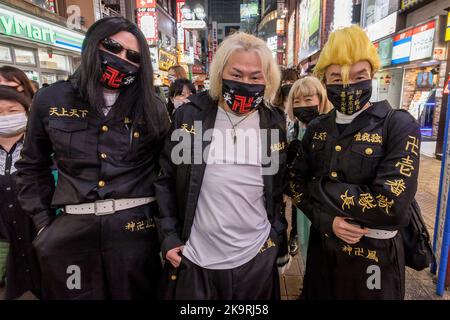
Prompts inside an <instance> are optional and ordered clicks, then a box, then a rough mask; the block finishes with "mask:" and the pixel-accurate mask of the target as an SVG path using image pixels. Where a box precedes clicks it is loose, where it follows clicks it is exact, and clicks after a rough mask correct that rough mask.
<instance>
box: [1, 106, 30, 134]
mask: <svg viewBox="0 0 450 320" xmlns="http://www.w3.org/2000/svg"><path fill="white" fill-rule="evenodd" d="M27 120H28V118H27V115H26V113H25V112H22V113H17V114H11V115H7V116H0V136H4V137H13V136H15V135H18V134H20V133H22V132H24V131H25V128H26V126H27Z"/></svg>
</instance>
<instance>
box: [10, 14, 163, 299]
mask: <svg viewBox="0 0 450 320" xmlns="http://www.w3.org/2000/svg"><path fill="white" fill-rule="evenodd" d="M81 57H82V59H81V64H80V66H79V67H78V69H77V70H76V71H75V72H74V74H73V75H72V76H71V77H70V78H69V79H68V80H66V81H58V82H56V83H54V84H52V85H50V86H49V87H46V88H42V89H40V90H39V91H38V92H37V93H36V95H35V97H34V99H33V104H32V107H31V111H30V117H29V126H28V129H27V134H26V136H25V140H24V147H23V149H22V158H21V159H20V160H19V161H18V162H17V164H16V166H17V169H18V173H17V184H18V193H19V195H18V198H19V202H20V204H21V206H22V208H23V209H24V210H25V211H26V212H28V213H29V214H30V215H31V216H32V218H33V222H34V224H35V226H36V229H37V230H38V235H37V237H36V239H35V241H34V247H35V249H36V255H37V258H38V260H39V264H40V269H41V271H42V273H43V274H44V275H45V277H43V279H42V282H41V284H42V299H44V300H50V299H59V300H61V299H64V300H72V299H87V300H99V299H113V300H118V299H120V300H131V299H156V296H157V293H158V283H159V280H160V275H161V269H162V265H161V259H160V256H159V252H160V246H159V242H158V238H157V230H156V228H155V223H154V215H155V211H156V210H157V205H156V198H155V191H154V187H153V181H154V179H156V177H157V176H158V174H159V163H158V162H159V153H160V150H161V147H162V145H163V143H164V139H165V137H166V134H167V132H168V130H169V127H170V120H169V117H168V115H167V111H166V108H165V106H164V105H163V103H162V101H161V100H160V99H159V98H158V97H157V96H156V92H155V89H154V86H153V68H152V64H151V59H150V51H149V48H148V44H147V41H146V40H145V36H144V35H143V33H142V31H141V30H140V29H139V28H138V27H137V26H136V25H135V24H133V23H132V22H130V21H129V20H127V19H125V18H123V17H108V18H104V19H101V20H98V21H96V22H95V23H94V24H93V25H92V26H91V27H90V28H89V30H88V31H87V33H86V37H85V39H84V42H83V48H82V52H81ZM53 160H54V163H55V164H56V168H57V170H58V182H57V184H56V186H55V183H54V179H53V176H52V173H51V169H50V166H51V165H52V163H53ZM57 210H60V211H62V213H63V214H58V215H57V214H56V212H57ZM73 265H76V266H79V267H80V269H81V272H82V276H81V278H80V284H79V288H78V289H77V290H73V288H71V287H70V286H67V285H66V280H67V270H68V269H67V268H68V267H69V266H73Z"/></svg>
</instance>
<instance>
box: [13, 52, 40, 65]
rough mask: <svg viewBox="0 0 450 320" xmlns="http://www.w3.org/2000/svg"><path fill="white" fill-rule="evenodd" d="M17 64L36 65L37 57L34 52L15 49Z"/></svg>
mask: <svg viewBox="0 0 450 320" xmlns="http://www.w3.org/2000/svg"><path fill="white" fill-rule="evenodd" d="M14 55H15V56H16V63H17V64H26V65H33V66H35V65H36V57H35V56H34V51H33V50H26V49H19V48H14Z"/></svg>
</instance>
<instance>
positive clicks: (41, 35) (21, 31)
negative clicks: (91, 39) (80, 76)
mask: <svg viewBox="0 0 450 320" xmlns="http://www.w3.org/2000/svg"><path fill="white" fill-rule="evenodd" d="M0 34H4V35H7V36H10V37H16V38H22V39H27V40H32V41H37V42H41V43H45V44H48V45H52V46H55V47H59V48H63V49H67V50H72V51H76V52H81V46H82V44H83V40H84V35H82V34H81V33H77V32H74V31H70V30H68V29H64V28H61V27H59V26H57V25H54V24H51V23H47V22H44V21H41V20H38V19H35V18H32V17H31V16H28V15H25V14H24V13H18V12H15V11H10V10H6V9H4V8H2V7H0Z"/></svg>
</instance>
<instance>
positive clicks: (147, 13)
mask: <svg viewBox="0 0 450 320" xmlns="http://www.w3.org/2000/svg"><path fill="white" fill-rule="evenodd" d="M136 17H137V25H138V26H139V29H141V31H142V33H143V34H144V36H145V39H147V42H148V43H149V44H155V43H156V42H157V41H158V26H157V15H156V0H136Z"/></svg>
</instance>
